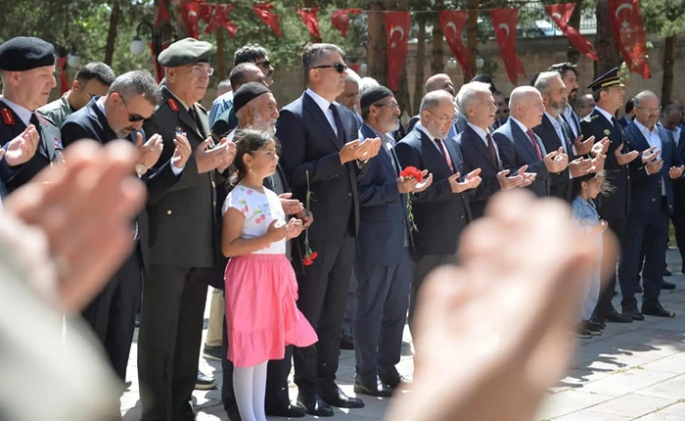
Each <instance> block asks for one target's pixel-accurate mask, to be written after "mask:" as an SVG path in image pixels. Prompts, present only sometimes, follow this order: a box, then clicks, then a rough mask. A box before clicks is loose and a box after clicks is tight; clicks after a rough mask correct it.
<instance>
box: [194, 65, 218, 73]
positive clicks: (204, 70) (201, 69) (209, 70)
mask: <svg viewBox="0 0 685 421" xmlns="http://www.w3.org/2000/svg"><path fill="white" fill-rule="evenodd" d="M193 74H196V75H198V76H202V75H203V74H206V75H207V76H211V75H213V74H214V69H213V68H211V67H209V66H206V67H205V66H198V65H195V66H193Z"/></svg>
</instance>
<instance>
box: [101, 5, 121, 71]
mask: <svg viewBox="0 0 685 421" xmlns="http://www.w3.org/2000/svg"><path fill="white" fill-rule="evenodd" d="M120 16H121V6H119V0H114V1H112V12H111V13H110V14H109V29H108V30H107V45H106V46H105V60H104V61H105V64H107V65H109V66H111V65H112V60H113V59H114V48H115V46H116V43H117V26H118V25H119V17H120Z"/></svg>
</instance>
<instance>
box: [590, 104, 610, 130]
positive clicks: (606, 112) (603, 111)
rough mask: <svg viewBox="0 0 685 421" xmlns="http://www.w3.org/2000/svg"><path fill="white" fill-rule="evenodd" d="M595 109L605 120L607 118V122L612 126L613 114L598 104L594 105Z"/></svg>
mask: <svg viewBox="0 0 685 421" xmlns="http://www.w3.org/2000/svg"><path fill="white" fill-rule="evenodd" d="M595 110H597V111H599V113H600V114H602V115H603V116H604V117H605V118H606V119H607V120H609V124H611V125H612V126H613V125H614V115H613V114H611V113H610V112H609V111H607V110H605V109H604V108H601V107H599V106H597V105H596V106H595Z"/></svg>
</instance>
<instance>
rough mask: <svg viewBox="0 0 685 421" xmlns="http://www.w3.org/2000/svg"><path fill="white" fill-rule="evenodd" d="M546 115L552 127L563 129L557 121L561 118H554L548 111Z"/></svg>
mask: <svg viewBox="0 0 685 421" xmlns="http://www.w3.org/2000/svg"><path fill="white" fill-rule="evenodd" d="M545 115H546V116H547V118H549V120H550V121H551V122H552V126H554V128H555V129H560V128H561V124H560V123H559V120H557V118H559V117H557V118H554V116H552V114H550V113H548V112H547V111H545Z"/></svg>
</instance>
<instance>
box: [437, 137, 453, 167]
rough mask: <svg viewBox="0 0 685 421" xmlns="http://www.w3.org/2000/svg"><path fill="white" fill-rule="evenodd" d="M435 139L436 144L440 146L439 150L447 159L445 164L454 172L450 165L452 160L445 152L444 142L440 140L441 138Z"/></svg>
mask: <svg viewBox="0 0 685 421" xmlns="http://www.w3.org/2000/svg"><path fill="white" fill-rule="evenodd" d="M435 141H436V142H437V144H438V146H439V147H440V150H441V151H442V155H443V156H444V157H445V161H447V165H448V166H449V167H450V170H451V171H452V174H454V166H453V165H452V160H451V159H450V154H449V153H448V152H447V148H445V143H444V142H443V141H442V139H435Z"/></svg>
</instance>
